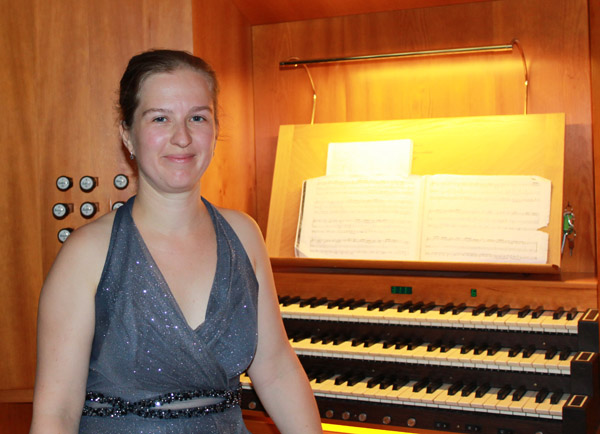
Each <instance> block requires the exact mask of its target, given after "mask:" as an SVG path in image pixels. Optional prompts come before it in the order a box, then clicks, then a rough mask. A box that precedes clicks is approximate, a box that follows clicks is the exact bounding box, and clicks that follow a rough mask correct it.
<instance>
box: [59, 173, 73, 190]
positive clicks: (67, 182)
mask: <svg viewBox="0 0 600 434" xmlns="http://www.w3.org/2000/svg"><path fill="white" fill-rule="evenodd" d="M71 187H73V180H72V179H71V178H69V177H68V176H59V177H58V178H57V179H56V188H58V189H59V190H60V191H67V190H68V189H69V188H71Z"/></svg>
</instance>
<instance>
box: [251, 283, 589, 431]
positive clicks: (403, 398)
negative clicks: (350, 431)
mask: <svg viewBox="0 0 600 434" xmlns="http://www.w3.org/2000/svg"><path fill="white" fill-rule="evenodd" d="M280 309H281V314H282V317H283V319H284V324H285V326H286V330H287V333H288V337H289V339H290V343H291V345H292V347H293V348H294V350H295V351H296V353H297V355H298V357H299V358H300V361H301V362H302V364H303V366H304V368H305V370H306V372H307V375H308V377H309V379H310V382H311V386H312V388H313V391H314V393H315V396H316V398H317V403H318V405H319V409H320V411H321V416H322V417H323V418H325V419H331V420H336V419H337V420H340V421H344V422H358V423H365V424H378V425H384V426H387V427H389V428H390V429H392V428H396V429H399V428H404V427H408V428H413V427H414V428H420V429H431V430H438V431H442V432H443V431H449V432H482V433H498V434H510V433H512V434H517V433H532V434H534V433H543V434H554V433H556V434H558V433H563V434H566V433H569V434H579V433H581V434H586V433H588V434H589V433H592V432H594V430H593V429H594V427H595V426H596V424H597V420H598V418H597V416H596V415H595V413H596V411H593V410H592V409H593V408H594V407H597V406H598V402H599V400H598V372H597V371H598V354H597V353H598V345H599V342H598V311H597V310H595V309H588V310H586V311H578V310H577V309H566V308H562V307H561V308H556V309H551V310H546V309H544V308H543V307H537V306H534V307H530V306H525V307H520V308H515V307H512V306H508V305H501V306H500V305H495V304H492V305H484V304H478V305H474V306H468V305H466V304H464V303H456V304H453V303H446V304H443V305H436V304H435V303H433V302H416V301H409V300H406V301H396V300H389V301H388V300H384V299H378V300H373V301H367V300H364V299H355V298H343V297H340V298H326V297H316V296H313V297H306V296H304V297H301V296H292V295H287V296H280ZM242 383H243V387H244V389H243V390H244V392H243V394H244V400H243V402H244V404H243V405H244V406H245V408H253V409H256V408H258V409H260V408H261V407H260V402H259V401H258V400H257V398H256V396H255V395H254V394H253V392H252V388H251V383H250V381H249V379H248V378H246V377H244V378H243V379H242Z"/></svg>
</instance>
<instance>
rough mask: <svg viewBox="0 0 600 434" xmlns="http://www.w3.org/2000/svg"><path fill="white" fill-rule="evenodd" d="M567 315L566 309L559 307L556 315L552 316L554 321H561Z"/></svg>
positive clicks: (555, 312)
mask: <svg viewBox="0 0 600 434" xmlns="http://www.w3.org/2000/svg"><path fill="white" fill-rule="evenodd" d="M564 313H565V308H564V307H562V306H561V307H559V308H557V309H556V310H555V311H554V313H553V314H552V319H560V318H561V317H562V316H563V315H564Z"/></svg>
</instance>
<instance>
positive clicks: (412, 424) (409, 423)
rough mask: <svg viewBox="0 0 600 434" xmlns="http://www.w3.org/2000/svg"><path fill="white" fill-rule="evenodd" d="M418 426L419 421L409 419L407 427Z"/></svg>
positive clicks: (412, 418)
mask: <svg viewBox="0 0 600 434" xmlns="http://www.w3.org/2000/svg"><path fill="white" fill-rule="evenodd" d="M416 424H417V419H415V418H414V417H410V418H408V420H407V421H406V425H407V426H410V427H413V426H415V425H416Z"/></svg>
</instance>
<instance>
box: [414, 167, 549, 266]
mask: <svg viewBox="0 0 600 434" xmlns="http://www.w3.org/2000/svg"><path fill="white" fill-rule="evenodd" d="M550 194H551V182H550V181H549V180H547V179H544V178H541V177H538V176H473V175H468V176H460V175H433V176H429V177H427V186H426V188H425V195H426V200H425V202H424V211H423V227H422V232H423V235H422V240H421V260H423V261H436V262H446V261H452V262H492V263H531V264H545V263H546V262H547V258H548V234H546V233H544V232H541V231H538V230H537V229H539V228H542V227H544V226H547V225H548V222H549V219H550Z"/></svg>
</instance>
